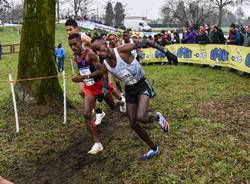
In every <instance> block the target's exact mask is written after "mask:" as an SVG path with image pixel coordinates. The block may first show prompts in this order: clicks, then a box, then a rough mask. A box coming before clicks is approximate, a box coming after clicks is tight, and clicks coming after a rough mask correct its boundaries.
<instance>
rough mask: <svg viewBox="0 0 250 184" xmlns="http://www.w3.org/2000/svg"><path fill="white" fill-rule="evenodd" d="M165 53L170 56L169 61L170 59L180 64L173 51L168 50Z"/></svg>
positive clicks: (175, 63)
mask: <svg viewBox="0 0 250 184" xmlns="http://www.w3.org/2000/svg"><path fill="white" fill-rule="evenodd" d="M164 54H165V55H166V57H167V58H168V61H169V62H170V63H172V62H173V63H174V65H177V64H178V58H177V56H176V55H174V54H173V53H171V52H169V51H166V52H165V53H164Z"/></svg>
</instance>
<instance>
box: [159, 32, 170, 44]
mask: <svg viewBox="0 0 250 184" xmlns="http://www.w3.org/2000/svg"><path fill="white" fill-rule="evenodd" d="M161 33H162V46H163V47H165V46H166V45H169V44H171V42H170V41H171V35H170V34H169V33H168V32H167V31H162V32H161Z"/></svg>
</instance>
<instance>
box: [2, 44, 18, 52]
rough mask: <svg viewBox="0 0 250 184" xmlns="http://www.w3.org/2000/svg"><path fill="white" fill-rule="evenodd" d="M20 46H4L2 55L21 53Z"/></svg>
mask: <svg viewBox="0 0 250 184" xmlns="http://www.w3.org/2000/svg"><path fill="white" fill-rule="evenodd" d="M19 50H20V44H9V45H2V54H13V53H19Z"/></svg>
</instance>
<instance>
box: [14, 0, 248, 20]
mask: <svg viewBox="0 0 250 184" xmlns="http://www.w3.org/2000/svg"><path fill="white" fill-rule="evenodd" d="M12 1H15V2H20V1H21V0H12ZM110 1H111V2H114V3H115V2H117V1H119V2H121V3H123V4H124V5H127V6H126V15H128V16H146V17H148V18H151V19H156V18H158V17H160V9H161V7H162V6H163V5H164V4H165V0H110ZM173 1H174V0H173ZM107 2H108V0H93V6H92V8H93V9H97V7H98V10H99V12H101V11H104V7H105V5H106V3H107ZM249 8H250V7H243V9H244V11H245V14H246V16H250V11H249ZM230 9H231V10H232V11H235V8H230Z"/></svg>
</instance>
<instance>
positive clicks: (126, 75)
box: [117, 69, 137, 85]
mask: <svg viewBox="0 0 250 184" xmlns="http://www.w3.org/2000/svg"><path fill="white" fill-rule="evenodd" d="M117 76H118V78H120V79H121V80H123V81H124V82H125V83H126V84H127V85H133V84H135V83H137V80H136V79H135V78H134V77H133V75H131V73H130V72H129V71H128V70H127V69H124V70H121V71H120V72H119V73H117Z"/></svg>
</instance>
